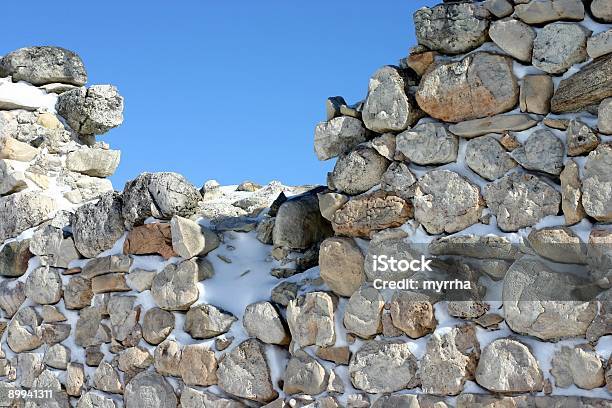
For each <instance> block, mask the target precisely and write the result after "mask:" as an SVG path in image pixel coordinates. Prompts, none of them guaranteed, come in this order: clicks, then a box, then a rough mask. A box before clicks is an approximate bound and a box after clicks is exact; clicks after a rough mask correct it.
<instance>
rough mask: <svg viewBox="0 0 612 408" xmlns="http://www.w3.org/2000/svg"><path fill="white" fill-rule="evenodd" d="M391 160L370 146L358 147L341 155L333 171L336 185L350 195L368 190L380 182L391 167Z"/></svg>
mask: <svg viewBox="0 0 612 408" xmlns="http://www.w3.org/2000/svg"><path fill="white" fill-rule="evenodd" d="M389 164H390V162H389V160H387V159H385V158H384V157H383V156H381V155H380V154H378V152H376V150H374V149H372V148H369V147H358V148H357V149H355V150H353V151H351V152H350V153H348V154H346V155H343V156H341V157H340V158H339V159H338V161H337V162H336V165H335V166H334V170H333V172H332V176H331V177H332V180H333V185H334V187H335V188H336V189H337V190H338V191H339V192H341V193H346V194H350V195H355V194H360V193H363V192H366V191H368V190H369V189H371V188H372V187H374V186H375V185H377V184H378V183H380V179H381V177H382V175H383V174H384V172H385V171H386V170H387V167H389Z"/></svg>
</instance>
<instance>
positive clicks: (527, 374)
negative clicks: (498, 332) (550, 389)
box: [476, 339, 543, 393]
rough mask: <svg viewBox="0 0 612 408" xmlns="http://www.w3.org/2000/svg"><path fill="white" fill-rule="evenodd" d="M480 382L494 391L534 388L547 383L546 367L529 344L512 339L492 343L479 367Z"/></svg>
mask: <svg viewBox="0 0 612 408" xmlns="http://www.w3.org/2000/svg"><path fill="white" fill-rule="evenodd" d="M476 382H477V383H478V384H479V385H481V386H482V387H484V388H486V389H488V390H489V391H492V392H502V393H503V392H534V391H541V390H542V387H543V376H542V370H541V369H540V366H539V365H538V362H537V360H536V359H535V357H534V356H533V354H531V352H530V351H529V349H528V348H527V346H525V345H524V344H522V343H519V342H518V341H515V340H511V339H498V340H495V341H493V342H492V343H489V345H487V346H486V347H485V349H484V350H483V352H482V355H481V356H480V361H479V363H478V367H477V368H476Z"/></svg>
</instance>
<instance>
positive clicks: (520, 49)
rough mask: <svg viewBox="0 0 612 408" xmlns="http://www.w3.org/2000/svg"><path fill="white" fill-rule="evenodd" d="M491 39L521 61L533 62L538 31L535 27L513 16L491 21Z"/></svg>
mask: <svg viewBox="0 0 612 408" xmlns="http://www.w3.org/2000/svg"><path fill="white" fill-rule="evenodd" d="M489 36H490V37H491V40H493V42H494V43H495V44H497V46H498V47H499V48H501V49H502V50H503V51H505V52H507V53H508V54H509V55H510V56H512V57H514V58H516V59H517V60H519V61H523V62H531V51H532V50H533V40H534V39H535V38H536V32H535V30H534V29H533V28H531V27H530V26H528V25H527V24H525V23H523V22H522V21H519V20H514V19H512V18H509V19H504V20H498V21H494V22H492V23H491V28H490V29H489Z"/></svg>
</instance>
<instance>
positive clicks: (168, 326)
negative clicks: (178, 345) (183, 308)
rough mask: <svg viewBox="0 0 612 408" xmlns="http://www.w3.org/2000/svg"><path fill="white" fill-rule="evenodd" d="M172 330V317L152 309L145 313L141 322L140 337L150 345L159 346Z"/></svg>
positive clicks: (166, 312) (162, 311) (160, 310)
mask: <svg viewBox="0 0 612 408" xmlns="http://www.w3.org/2000/svg"><path fill="white" fill-rule="evenodd" d="M172 330H174V315H173V314H172V313H170V312H168V311H166V310H163V309H160V308H158V307H154V308H152V309H149V310H147V311H146V312H145V314H144V317H143V320H142V337H143V338H144V339H145V340H146V341H147V342H148V343H151V344H155V345H157V344H159V343H161V342H162V341H164V340H165V339H166V337H168V335H169V334H170V332H172Z"/></svg>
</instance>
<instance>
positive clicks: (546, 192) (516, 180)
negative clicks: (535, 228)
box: [483, 173, 561, 231]
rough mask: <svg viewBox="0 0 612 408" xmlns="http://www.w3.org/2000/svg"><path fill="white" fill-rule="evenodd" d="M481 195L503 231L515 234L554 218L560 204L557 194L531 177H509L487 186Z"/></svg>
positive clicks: (519, 175) (523, 175) (512, 175)
mask: <svg viewBox="0 0 612 408" xmlns="http://www.w3.org/2000/svg"><path fill="white" fill-rule="evenodd" d="M483 196H484V199H485V201H486V203H487V206H488V207H489V208H490V209H491V212H492V213H493V214H494V215H495V216H496V217H497V225H498V226H499V228H500V229H501V230H502V231H517V230H519V229H521V228H524V227H530V226H532V225H535V224H536V223H537V222H538V221H540V220H541V219H542V218H544V217H546V216H548V215H557V212H558V211H559V204H560V203H561V194H560V193H559V192H557V191H556V190H555V189H554V188H552V187H551V186H549V185H548V184H547V183H545V182H544V181H542V180H541V179H539V178H538V177H536V176H534V175H531V174H518V173H511V174H508V175H507V176H504V177H502V178H501V179H499V180H498V181H496V182H495V183H491V184H487V185H486V186H485V188H484V191H483Z"/></svg>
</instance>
